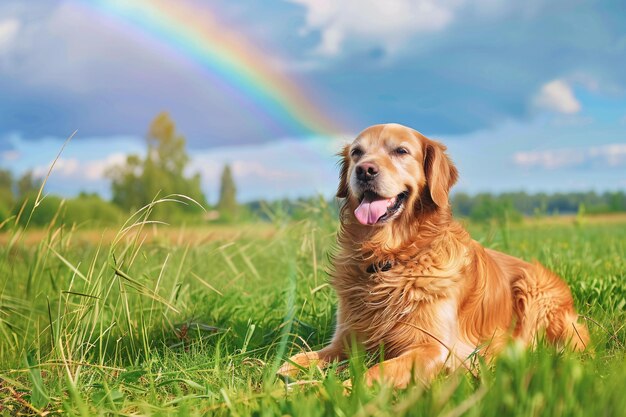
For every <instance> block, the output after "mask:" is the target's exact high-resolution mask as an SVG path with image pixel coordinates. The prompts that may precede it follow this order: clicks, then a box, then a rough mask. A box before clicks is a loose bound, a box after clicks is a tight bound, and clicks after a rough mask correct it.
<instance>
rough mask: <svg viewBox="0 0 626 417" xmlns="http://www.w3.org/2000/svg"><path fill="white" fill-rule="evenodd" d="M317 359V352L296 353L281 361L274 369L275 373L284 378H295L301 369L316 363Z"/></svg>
mask: <svg viewBox="0 0 626 417" xmlns="http://www.w3.org/2000/svg"><path fill="white" fill-rule="evenodd" d="M318 361H319V356H318V355H317V352H302V353H298V354H297V355H294V356H292V357H291V358H289V359H288V360H287V361H286V362H285V363H283V364H282V365H281V367H280V368H278V371H276V374H278V375H280V376H282V377H286V378H295V377H296V376H297V375H298V373H299V372H300V371H301V370H303V369H307V368H310V367H311V366H312V365H315V364H317V362H318Z"/></svg>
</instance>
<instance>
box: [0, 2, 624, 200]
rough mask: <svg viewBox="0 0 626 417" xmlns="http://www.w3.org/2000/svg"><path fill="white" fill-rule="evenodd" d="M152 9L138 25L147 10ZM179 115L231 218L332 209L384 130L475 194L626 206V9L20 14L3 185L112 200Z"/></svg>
mask: <svg viewBox="0 0 626 417" xmlns="http://www.w3.org/2000/svg"><path fill="white" fill-rule="evenodd" d="M129 4H132V6H129ZM161 111H167V112H169V113H170V115H171V116H172V118H173V119H174V121H175V122H176V125H177V129H178V131H179V132H180V133H181V134H182V135H184V136H185V137H186V139H187V148H188V152H189V154H190V156H191V163H190V166H189V168H188V171H189V173H190V174H191V173H194V172H199V173H200V174H201V176H202V182H203V189H204V191H205V192H206V194H207V195H208V199H209V201H211V202H215V200H216V198H217V195H218V193H219V190H218V186H219V185H218V184H219V176H220V173H221V171H222V168H223V166H224V164H226V163H228V164H231V166H232V168H233V173H234V177H235V181H236V183H237V186H238V195H239V199H240V200H241V201H250V200H254V199H275V198H282V197H299V196H309V195H314V194H316V193H321V194H324V195H327V196H330V195H332V193H333V191H334V190H335V188H336V184H337V175H338V169H337V157H336V156H335V153H336V152H337V151H338V150H339V149H340V147H341V146H342V145H343V144H345V143H346V142H348V141H350V140H351V139H353V138H354V137H355V136H356V135H357V134H358V132H359V131H361V130H363V129H364V128H366V127H367V126H369V125H372V124H376V123H385V122H397V123H402V124H405V125H407V126H410V127H412V128H414V129H416V130H419V131H420V132H422V133H423V134H425V135H426V136H428V137H430V138H433V139H437V140H440V141H442V142H443V143H444V144H446V145H447V146H448V149H449V153H450V155H451V157H452V159H453V161H454V162H455V163H456V165H457V166H458V168H459V171H460V174H461V175H460V181H459V183H458V184H457V185H456V186H455V190H456V191H464V192H469V193H477V192H503V191H519V190H525V191H528V192H538V191H546V192H556V191H564V192H566V191H587V190H595V191H599V192H602V191H606V190H624V189H626V3H625V2H623V1H577V0H566V1H561V0H528V1H524V2H511V1H499V0H475V1H469V0H386V1H384V2H381V1H371V0H358V1H357V0H344V1H341V2H339V1H333V0H263V1H261V0H247V1H242V0H239V1H234V0H213V1H210V2H207V1H201V0H184V1H183V0H181V1H177V2H168V1H165V0H136V2H123V1H121V0H93V1H86V0H84V1H79V0H68V1H54V0H49V1H45V2H24V1H21V0H3V1H2V2H1V3H0V166H1V167H2V168H8V169H10V170H12V171H13V172H14V173H15V175H20V174H22V173H24V172H25V171H27V170H33V171H34V172H35V173H36V174H37V175H41V176H43V175H45V174H46V173H47V172H48V169H49V166H50V163H51V161H52V160H54V159H55V158H56V157H57V154H58V153H59V151H60V150H61V148H62V146H63V143H64V142H65V141H66V139H67V138H68V137H70V136H71V135H72V134H73V133H74V132H75V134H74V136H73V137H72V139H71V140H70V141H69V142H68V144H67V146H66V147H65V148H64V149H63V152H62V154H61V155H60V157H59V159H58V161H57V164H56V166H55V168H54V170H53V172H52V175H51V176H50V178H49V180H48V184H47V191H48V192H50V193H56V194H61V195H63V196H68V197H70V196H73V195H75V194H77V193H78V192H80V191H89V192H98V193H100V194H102V195H103V196H104V197H109V196H110V184H109V182H108V180H107V178H106V175H105V173H106V171H107V170H109V169H112V167H114V166H115V165H116V164H120V163H122V162H123V161H124V159H125V156H126V155H128V154H131V153H135V154H140V155H142V154H144V153H145V133H146V131H147V128H148V126H149V124H150V121H151V120H152V119H153V118H154V117H155V116H156V115H157V114H158V113H159V112H161Z"/></svg>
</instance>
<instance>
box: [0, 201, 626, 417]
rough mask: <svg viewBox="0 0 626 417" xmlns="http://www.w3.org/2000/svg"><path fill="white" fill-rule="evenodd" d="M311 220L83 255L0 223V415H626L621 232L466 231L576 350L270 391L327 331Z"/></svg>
mask: <svg viewBox="0 0 626 417" xmlns="http://www.w3.org/2000/svg"><path fill="white" fill-rule="evenodd" d="M311 210H312V211H315V213H312V214H311V216H310V218H311V220H310V221H307V222H302V223H295V224H294V223H289V222H284V221H280V219H276V224H275V228H276V231H275V233H272V234H268V233H265V234H263V235H262V236H261V235H259V236H255V233H254V230H249V231H248V233H244V234H242V235H241V237H239V238H237V239H234V240H232V241H229V240H226V239H224V240H220V239H216V240H213V241H210V242H205V243H202V244H197V243H195V242H196V241H194V243H191V241H189V243H187V242H188V241H187V240H186V239H184V238H182V239H176V240H175V241H176V243H171V240H170V239H164V238H163V239H154V240H152V241H150V242H148V241H145V242H144V241H142V237H141V236H142V235H140V234H139V235H135V232H136V231H138V230H140V229H142V228H153V227H156V228H159V229H161V230H167V229H168V226H164V225H156V226H155V225H152V224H145V222H143V221H142V218H141V216H137V217H136V218H134V219H133V221H134V223H133V221H131V222H130V223H128V224H127V225H126V226H124V227H120V230H121V232H120V233H119V234H118V236H119V239H117V240H113V241H112V242H111V241H110V239H106V241H105V239H103V241H102V242H100V243H99V242H97V241H96V242H94V241H93V239H91V240H85V239H81V237H80V236H81V235H80V233H79V231H77V230H74V229H72V228H68V227H60V226H55V225H54V224H51V225H50V227H49V229H48V231H47V232H46V233H44V234H42V236H43V237H42V238H41V239H40V240H39V242H38V243H37V244H32V243H31V244H26V243H24V241H25V240H27V239H24V237H23V235H21V234H19V233H18V229H17V228H16V227H14V226H12V224H9V223H7V224H5V225H4V226H3V229H2V230H3V231H4V232H5V234H6V236H5V238H6V241H7V242H8V243H7V244H4V245H2V247H0V414H4V415H15V414H20V413H21V414H49V413H67V414H70V415H95V414H111V413H112V414H126V415H130V414H161V415H169V414H180V415H239V416H246V415H259V416H261V415H272V416H273V415H277V416H278V415H286V414H288V415H298V416H309V415H310V416H318V415H338V416H353V415H359V416H367V415H372V416H386V415H389V416H394V417H399V416H404V415H416V416H418V415H419V416H449V417H452V416H461V415H467V416H531V415H547V416H559V415H579V416H590V415H591V416H610V415H626V396H625V395H624V394H623V392H625V391H626V355H625V353H626V349H625V347H624V344H625V343H626V331H625V330H624V325H625V323H626V273H625V271H626V260H625V255H626V223H606V224H605V223H597V224H596V223H593V222H587V223H585V222H583V223H580V224H578V225H575V224H573V223H572V224H562V223H561V224H559V223H555V224H550V223H549V222H541V223H537V222H534V223H532V222H531V223H529V224H526V225H519V226H511V227H509V228H505V229H501V228H498V227H486V226H475V225H470V227H469V228H470V229H471V231H472V233H473V236H474V237H475V238H476V239H477V240H479V241H481V242H482V243H483V244H484V245H486V246H489V247H494V248H499V249H501V250H505V251H507V252H509V253H512V254H514V255H517V256H520V257H523V258H526V259H533V258H534V259H538V260H539V261H541V262H543V263H544V264H545V265H547V266H549V267H550V268H551V269H553V270H554V271H556V272H557V273H559V274H560V275H562V276H563V277H564V278H565V279H566V280H567V281H568V282H569V283H570V285H571V287H572V291H573V293H574V298H575V299H576V304H577V307H578V310H579V312H580V313H581V314H582V315H584V316H585V317H588V326H589V328H590V331H591V335H592V343H591V346H590V348H591V351H592V352H591V351H590V352H585V353H582V354H572V353H568V352H562V351H557V350H555V349H554V348H551V347H548V346H544V345H540V346H539V347H538V348H537V349H536V350H535V351H520V350H517V349H515V348H514V347H513V346H511V347H510V348H509V349H508V350H507V351H506V352H505V353H504V354H503V355H502V356H501V358H500V359H499V360H498V362H497V363H496V364H495V365H493V364H490V365H485V364H482V365H481V367H480V372H479V373H478V375H477V376H473V375H468V374H464V373H458V374H453V375H448V376H442V377H440V378H438V379H437V380H436V381H435V382H434V383H433V385H432V386H431V387H430V388H428V389H424V388H422V387H420V386H413V387H410V388H408V389H406V390H393V389H390V388H388V387H374V388H371V389H370V388H365V387H364V386H363V384H361V383H360V379H359V375H360V372H362V369H363V367H364V366H367V361H368V358H364V357H363V355H359V354H355V355H354V359H353V360H352V361H350V363H348V364H347V365H348V366H340V368H341V369H337V366H335V367H333V368H332V369H329V370H326V371H319V370H310V371H309V372H308V374H306V375H305V376H304V377H303V379H302V381H301V383H298V384H290V385H289V386H286V385H285V384H284V383H283V382H282V381H280V380H277V379H276V378H275V377H274V373H275V370H276V369H277V367H278V366H279V365H280V363H281V362H282V361H283V360H284V358H285V357H287V356H289V355H290V354H291V353H295V352H297V351H299V350H300V349H302V348H303V347H304V346H309V347H311V348H318V347H320V346H323V345H324V343H325V342H326V341H327V340H328V339H329V337H330V336H331V334H332V331H333V316H334V308H335V295H334V294H333V292H332V289H331V288H330V287H329V286H328V285H327V274H326V272H325V271H326V270H327V268H328V266H329V264H328V257H327V256H328V253H329V252H331V251H332V248H333V245H334V239H335V235H334V233H335V229H336V220H335V219H334V217H333V214H332V212H333V211H332V210H330V209H328V208H326V207H324V206H323V205H320V207H312V208H311ZM120 226H121V225H120ZM245 227H246V228H248V229H253V228H254V225H248V226H245ZM177 232H178V231H174V233H177ZM208 232H209V230H207V233H208ZM194 233H195V234H196V235H197V234H198V233H200V234H201V233H202V231H198V230H195V231H194ZM104 235H105V234H104V232H103V236H104ZM133 236H138V237H137V238H133ZM341 365H344V364H341ZM348 378H353V391H352V392H351V393H349V394H346V393H344V389H343V386H342V381H343V380H345V379H348Z"/></svg>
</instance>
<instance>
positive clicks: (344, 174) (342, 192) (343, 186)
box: [337, 145, 350, 198]
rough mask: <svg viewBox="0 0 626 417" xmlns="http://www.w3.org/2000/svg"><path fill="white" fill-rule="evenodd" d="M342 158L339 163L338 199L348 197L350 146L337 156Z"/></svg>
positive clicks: (345, 147)
mask: <svg viewBox="0 0 626 417" xmlns="http://www.w3.org/2000/svg"><path fill="white" fill-rule="evenodd" d="M337 156H339V157H341V160H340V161H339V186H338V187H337V198H346V197H347V196H348V167H349V166H350V159H349V158H350V145H346V146H344V147H343V149H342V150H341V151H340V152H339V153H338V154H337Z"/></svg>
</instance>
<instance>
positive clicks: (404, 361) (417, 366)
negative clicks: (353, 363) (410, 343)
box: [364, 343, 448, 388]
mask: <svg viewBox="0 0 626 417" xmlns="http://www.w3.org/2000/svg"><path fill="white" fill-rule="evenodd" d="M447 354H448V350H447V349H445V348H444V347H443V346H441V345H440V344H437V343H424V344H420V345H418V346H415V347H413V348H412V349H411V350H410V351H408V352H406V353H404V354H402V355H400V356H398V357H395V358H393V359H389V360H386V361H384V362H382V363H379V364H378V365H375V366H373V367H371V368H370V369H368V370H367V372H366V373H365V375H364V379H365V383H366V384H367V385H368V386H370V385H372V383H373V382H374V381H379V382H384V383H389V384H392V385H394V386H395V387H399V388H402V387H406V386H407V385H408V384H409V383H410V382H411V380H415V381H421V382H422V383H424V384H428V383H429V382H430V381H431V380H432V379H433V378H434V377H435V376H436V375H437V374H438V373H439V372H440V371H441V369H442V368H443V366H444V365H445V361H446V358H447V356H448V355H447Z"/></svg>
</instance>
